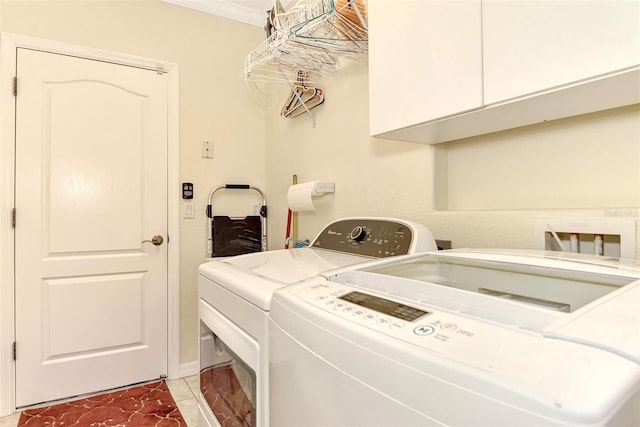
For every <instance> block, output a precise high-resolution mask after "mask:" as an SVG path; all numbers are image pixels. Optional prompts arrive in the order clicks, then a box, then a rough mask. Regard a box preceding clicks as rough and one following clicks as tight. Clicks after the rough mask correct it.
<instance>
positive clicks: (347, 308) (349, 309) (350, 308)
mask: <svg viewBox="0 0 640 427" xmlns="http://www.w3.org/2000/svg"><path fill="white" fill-rule="evenodd" d="M353 310H354V308H353V307H346V308H345V309H344V310H342V311H344V312H345V313H349V312H351V311H353Z"/></svg>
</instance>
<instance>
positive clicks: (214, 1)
mask: <svg viewBox="0 0 640 427" xmlns="http://www.w3.org/2000/svg"><path fill="white" fill-rule="evenodd" d="M162 1H164V2H166V3H171V4H175V5H177V6H182V7H187V8H189V9H195V10H199V11H201V12H206V13H211V14H213V15H217V16H222V17H224V18H229V19H233V20H235V21H240V22H244V23H246V24H251V25H256V26H258V27H264V25H265V24H266V22H267V10H266V9H265V10H264V11H261V10H256V9H254V8H250V7H246V6H242V5H240V4H238V3H237V2H235V3H232V2H231V1H227V0H162Z"/></svg>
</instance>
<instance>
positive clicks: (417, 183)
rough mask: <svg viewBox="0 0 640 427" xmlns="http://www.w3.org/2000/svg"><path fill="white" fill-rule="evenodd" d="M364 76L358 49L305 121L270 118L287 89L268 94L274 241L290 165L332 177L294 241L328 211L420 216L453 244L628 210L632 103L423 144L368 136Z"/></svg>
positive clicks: (506, 243)
mask: <svg viewBox="0 0 640 427" xmlns="http://www.w3.org/2000/svg"><path fill="white" fill-rule="evenodd" d="M398 78H402V75H401V73H400V74H399V75H398ZM367 80H368V79H367V64H366V58H364V59H363V61H362V62H361V63H357V64H349V65H347V66H346V67H345V70H343V71H342V72H340V73H339V74H336V75H334V76H329V77H327V78H326V79H325V81H324V83H323V85H321V87H322V89H323V90H324V93H325V95H326V101H325V103H324V104H323V105H320V106H319V107H317V108H315V109H314V110H312V112H313V113H314V114H315V115H316V117H317V126H316V128H313V127H312V124H311V121H310V119H309V118H308V117H305V116H299V117H296V118H293V119H291V118H283V117H280V116H279V112H280V108H281V106H282V104H283V102H284V97H285V96H286V93H287V92H288V91H287V90H285V89H283V91H282V93H280V94H279V99H278V100H273V103H275V104H276V107H274V108H271V109H269V110H268V111H267V165H268V167H267V186H268V188H269V191H270V193H269V194H270V197H271V200H272V203H271V206H272V207H274V209H272V210H271V215H270V217H271V219H270V221H271V223H270V231H271V236H272V237H271V239H272V242H273V241H274V240H277V241H278V243H280V242H282V241H283V238H284V229H285V224H286V222H285V221H286V216H285V215H286V211H285V209H286V208H285V206H284V204H285V203H286V189H287V187H288V186H289V185H290V183H291V175H292V174H294V173H295V174H297V175H298V177H299V181H300V182H303V181H309V180H315V179H327V180H331V181H335V184H336V192H335V194H334V195H329V196H324V197H323V198H322V199H320V200H319V203H318V210H317V212H315V213H301V214H300V221H299V233H298V234H299V236H300V237H302V238H310V239H311V238H313V237H314V235H315V234H316V233H317V232H318V231H319V230H320V229H321V227H322V226H323V225H325V224H326V223H327V222H329V221H330V220H332V219H335V218H339V217H344V216H351V215H356V216H357V215H381V216H390V217H402V218H406V219H409V220H414V221H418V222H421V223H423V224H425V225H427V226H428V227H429V228H430V229H431V231H432V232H433V234H434V236H435V237H436V238H442V239H450V240H453V245H454V247H511V248H513V247H520V248H533V247H534V222H535V220H536V218H540V217H544V218H548V217H558V218H609V219H611V218H613V219H616V218H623V219H629V218H632V219H636V218H637V216H638V212H639V209H638V207H639V206H640V178H639V174H640V106H639V105H635V106H631V107H625V108H619V109H615V110H609V111H605V112H600V113H595V114H589V115H584V116H580V117H574V118H568V119H564V120H558V121H554V122H549V123H543V124H539V125H533V126H527V127H523V128H520V129H515V130H509V131H504V132H499V133H495V134H491V135H485V136H481V137H475V138H468V139H465V140H461V141H455V142H451V143H446V144H440V145H436V146H427V145H420V144H412V143H404V142H397V141H391V140H384V139H377V138H371V137H369V136H368V113H367V108H368V96H367V92H368V91H367V84H368V83H367ZM406 96H411V82H407V92H406ZM631 238H632V239H635V240H636V241H637V239H636V238H635V236H632V237H631ZM636 246H637V245H636ZM280 247H281V246H280ZM639 253H640V252H639Z"/></svg>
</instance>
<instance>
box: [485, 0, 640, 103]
mask: <svg viewBox="0 0 640 427" xmlns="http://www.w3.org/2000/svg"><path fill="white" fill-rule="evenodd" d="M482 20H483V22H482V25H483V57H484V58H483V59H484V102H485V104H488V105H489V104H493V103H496V102H500V101H505V100H509V99H513V98H517V97H521V96H525V95H529V94H532V93H535V92H539V91H545V90H550V89H552V88H556V87H559V86H563V85H567V84H571V83H574V82H580V81H582V80H585V79H591V78H595V77H598V76H602V75H605V74H607V73H611V72H615V71H619V70H623V69H625V68H628V67H631V66H636V65H638V64H639V63H640V2H638V1H634V0H595V1H589V0H583V1H566V0H562V1H558V0H556V1H549V0H509V1H505V0H483V2H482ZM638 90H640V88H639V89H638Z"/></svg>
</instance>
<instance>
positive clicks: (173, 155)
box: [0, 33, 180, 416]
mask: <svg viewBox="0 0 640 427" xmlns="http://www.w3.org/2000/svg"><path fill="white" fill-rule="evenodd" d="M18 48H28V49H36V50H41V51H45V52H51V53H58V54H65V55H71V56H76V57H80V58H86V59H93V60H100V61H106V62H111V63H114V64H120V65H127V66H134V67H138V68H146V69H150V70H154V71H157V72H162V73H166V74H167V76H168V84H169V88H168V89H169V93H168V103H169V105H168V128H167V130H168V133H167V136H168V153H167V155H168V158H167V167H168V175H167V181H168V182H167V184H168V185H167V193H168V194H167V196H168V197H167V200H168V206H167V212H168V224H167V226H168V236H167V237H168V238H167V241H168V242H167V243H168V246H167V250H168V255H167V262H168V265H167V267H168V270H167V287H168V289H167V303H168V305H167V334H168V336H167V375H168V377H169V379H174V378H179V376H180V258H179V257H180V245H179V242H180V239H179V238H180V236H179V232H180V217H179V215H180V198H179V192H178V190H177V189H178V188H179V182H180V181H179V174H178V172H179V127H178V125H179V116H178V111H179V110H178V65H177V64H175V63H171V62H166V61H161V60H155V59H151V58H143V57H139V56H134V55H128V54H124V53H119V52H113V51H108V50H102V49H95V48H91V47H85V46H79V45H73V44H68V43H63V42H58V41H53V40H46V39H40V38H35V37H30V36H23V35H19V34H14V33H0V171H2V172H0V174H1V175H0V416H4V415H9V414H11V413H13V412H14V411H15V385H16V382H15V362H14V360H13V356H12V354H13V342H14V340H15V283H14V278H15V274H14V273H15V271H14V265H15V262H14V261H15V252H14V242H15V232H14V228H13V227H12V210H13V207H14V187H15V105H16V104H15V98H14V95H13V77H14V76H15V72H16V63H17V49H18ZM18 221H19V217H18ZM169 237H170V241H169Z"/></svg>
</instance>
